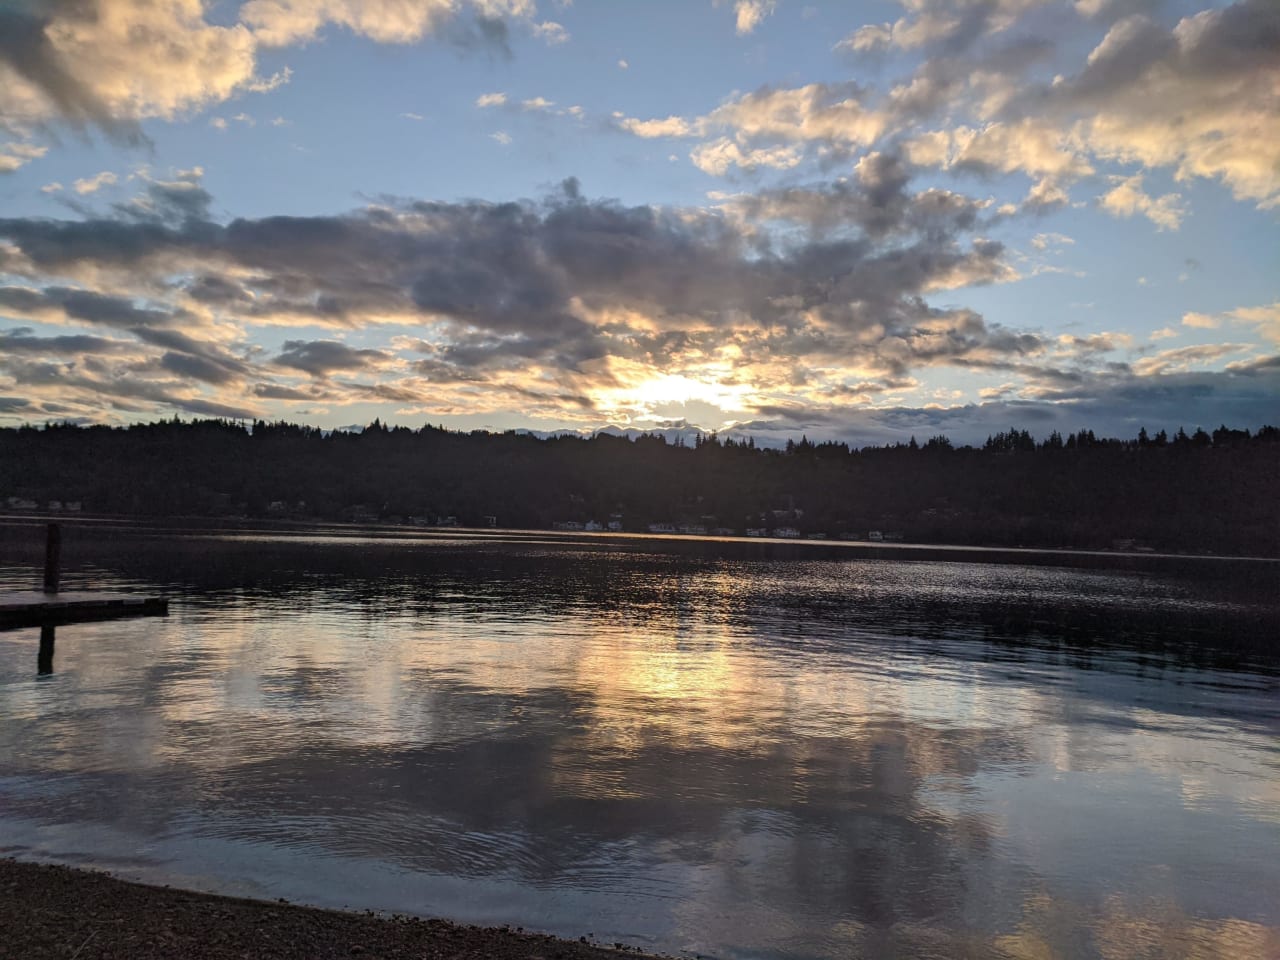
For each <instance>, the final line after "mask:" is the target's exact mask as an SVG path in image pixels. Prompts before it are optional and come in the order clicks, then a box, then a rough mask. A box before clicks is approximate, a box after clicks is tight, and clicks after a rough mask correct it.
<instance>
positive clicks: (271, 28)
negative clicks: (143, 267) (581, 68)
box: [0, 0, 568, 171]
mask: <svg viewBox="0 0 1280 960" xmlns="http://www.w3.org/2000/svg"><path fill="white" fill-rule="evenodd" d="M208 8H209V5H208V4H206V3H203V2H201V0H44V2H41V3H38V4H33V5H30V6H25V5H18V6H17V7H14V6H12V5H9V6H6V7H5V9H4V10H2V11H0V123H3V124H5V125H7V126H8V127H9V128H11V129H22V130H26V129H33V128H39V127H40V126H41V125H44V124H48V123H49V122H51V121H58V122H61V123H65V124H68V125H70V126H72V127H73V128H76V129H79V130H84V129H86V128H88V127H96V128H97V129H99V130H100V131H101V132H102V133H104V134H105V135H106V136H108V137H110V138H111V139H113V140H115V141H117V142H122V143H131V144H141V143H144V142H145V139H146V138H145V137H144V135H143V133H142V129H141V125H140V122H139V121H141V120H145V119H149V118H160V119H165V120H176V119H181V118H182V117H185V116H187V115H189V114H191V113H193V112H195V111H198V110H201V109H204V108H206V107H209V106H213V105H216V104H220V103H225V102H227V101H228V100H230V99H232V98H233V97H235V96H237V95H239V94H244V93H258V94H261V93H268V92H270V91H272V90H275V89H277V88H278V87H280V86H281V85H282V84H285V83H288V82H289V80H290V78H291V76H292V72H291V70H290V69H289V68H288V67H284V68H282V69H281V70H280V71H278V72H277V73H275V74H272V75H270V76H265V77H264V76H261V75H260V74H259V73H258V72H257V69H258V60H259V56H260V54H261V52H262V50H263V48H264V47H281V46H287V45H290V44H296V43H304V42H307V41H310V40H313V39H315V38H316V37H317V36H318V35H319V34H320V32H321V31H322V30H323V29H324V28H325V27H326V26H327V25H330V24H333V25H337V26H341V27H344V28H346V29H348V30H351V31H352V32H354V33H357V34H360V35H362V36H365V37H368V38H370V39H372V40H374V41H377V42H379V43H413V42H417V41H419V40H421V39H422V38H423V37H425V36H427V35H429V34H433V33H437V32H441V31H443V33H444V35H446V36H447V37H448V39H450V40H452V41H453V42H456V43H458V44H460V45H463V46H474V45H476V44H494V45H497V46H499V47H500V48H502V49H504V50H505V49H506V36H507V21H508V20H511V21H519V22H521V23H525V24H527V26H528V28H529V29H530V30H531V31H532V32H533V33H534V34H535V35H537V36H541V37H542V38H543V39H545V40H547V41H548V42H551V43H559V42H563V41H564V40H566V39H568V34H567V33H566V32H565V31H564V28H563V27H561V26H560V25H559V24H556V23H554V22H542V23H538V22H534V21H533V20H532V16H533V14H534V12H535V7H534V3H533V2H532V0H415V2H412V3H405V2H402V0H249V2H246V3H244V4H242V5H241V6H240V7H239V9H238V11H237V13H238V21H237V22H231V23H228V22H215V21H213V20H211V19H209V17H208V16H207V13H208ZM467 16H470V17H472V18H473V19H472V21H470V22H468V21H467V20H466V17H467ZM242 116H247V114H245V115H242ZM224 122H225V121H224ZM215 125H217V126H221V124H216V123H215ZM5 157H8V158H9V159H7V160H6V159H4V158H5ZM15 158H21V154H17V153H13V152H12V151H10V152H9V153H7V154H5V153H0V171H3V169H5V168H6V167H11V166H12V165H13V163H14V162H15Z"/></svg>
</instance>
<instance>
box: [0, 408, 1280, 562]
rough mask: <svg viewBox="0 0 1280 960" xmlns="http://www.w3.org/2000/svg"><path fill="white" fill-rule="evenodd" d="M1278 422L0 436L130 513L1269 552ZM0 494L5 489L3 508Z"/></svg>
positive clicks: (8, 456) (105, 431)
mask: <svg viewBox="0 0 1280 960" xmlns="http://www.w3.org/2000/svg"><path fill="white" fill-rule="evenodd" d="M1277 481H1280V429H1277V428H1276V427H1272V426H1264V427H1262V428H1261V429H1258V430H1257V431H1250V430H1248V429H1231V428H1228V427H1226V426H1225V425H1224V426H1222V427H1220V428H1219V429H1217V430H1214V431H1213V432H1212V433H1209V432H1206V431H1204V430H1200V429H1197V430H1196V431H1195V432H1194V433H1191V434H1188V433H1186V432H1185V431H1183V430H1179V431H1177V432H1176V433H1175V434H1174V435H1172V436H1169V435H1167V434H1166V433H1165V432H1164V431H1161V432H1159V433H1156V434H1155V435H1154V436H1152V435H1149V434H1148V433H1147V431H1146V430H1145V429H1143V430H1141V431H1140V432H1139V433H1138V435H1137V437H1135V438H1133V439H1116V438H1105V437H1099V436H1095V434H1094V433H1093V431H1092V430H1080V431H1078V432H1076V433H1072V434H1068V435H1066V436H1062V435H1061V434H1059V433H1057V432H1054V433H1051V434H1049V435H1048V436H1047V437H1044V438H1043V439H1040V440H1037V439H1036V438H1035V437H1033V436H1032V435H1031V434H1030V433H1029V432H1028V431H1026V430H1022V429H1016V428H1014V429H1010V430H1008V431H1002V432H1000V433H997V434H994V435H992V436H990V437H988V438H987V440H986V442H985V443H983V444H981V445H975V446H969V445H963V446H961V445H956V444H953V443H952V442H951V441H950V440H949V439H948V438H947V437H945V436H935V437H929V438H926V439H925V440H924V442H922V443H921V442H917V440H916V438H914V437H912V438H911V439H910V440H909V441H907V442H901V443H895V444H891V445H886V446H868V447H862V448H854V447H850V446H849V445H848V444H846V443H840V442H831V441H826V442H817V443H815V442H813V441H810V440H809V439H807V438H801V439H800V440H796V441H790V442H788V443H787V444H786V446H785V447H784V448H781V449H779V448H771V447H765V446H758V445H756V444H755V442H754V441H753V440H751V439H737V438H734V437H723V438H722V437H720V436H717V435H716V434H714V433H712V434H707V435H701V434H699V435H697V436H696V437H695V438H694V439H693V440H692V441H691V442H685V441H684V440H683V439H679V440H677V441H676V442H674V443H672V442H668V441H667V440H666V439H664V438H663V437H662V436H661V435H655V434H646V435H642V436H639V437H636V438H627V437H619V436H614V435H610V434H607V433H601V434H597V435H595V436H592V437H587V438H582V437H577V436H553V437H548V438H539V437H536V436H533V435H530V434H527V433H521V432H516V431H508V432H505V433H492V432H486V431H473V432H456V431H450V430H446V429H443V428H441V427H432V426H425V427H422V428H421V429H418V430H413V429H410V428H407V427H388V426H385V425H383V424H382V423H380V422H379V421H374V423H372V424H370V425H369V426H368V427H366V428H365V429H364V430H363V431H362V432H354V431H324V430H320V429H318V428H316V427H310V426H303V425H298V424H291V423H284V422H276V423H272V422H267V421H257V422H255V423H252V424H246V423H236V422H229V421H226V420H194V421H182V420H179V419H177V418H175V419H172V420H166V421H160V422H156V423H150V424H135V425H131V426H127V427H107V426H76V425H70V424H49V425H45V426H43V427H31V426H25V427H18V428H6V429H0V506H3V505H4V504H5V503H6V501H9V498H16V499H22V500H27V501H34V502H35V503H37V504H38V505H39V506H40V507H41V508H44V507H46V506H47V504H48V502H49V501H55V500H56V501H58V502H60V503H63V504H66V503H68V502H74V503H80V504H82V509H83V510H84V511H86V512H93V513H101V514H118V515H132V516H150V517H183V516H185V517H195V516H202V517H223V518H234V517H247V518H252V519H262V518H278V519H292V520H317V521H319V520H326V521H339V520H356V521H369V520H379V521H384V522H406V523H411V522H412V523H438V522H442V521H443V522H449V521H450V518H452V519H453V521H455V522H457V523H458V524H460V525H464V526H484V525H487V524H489V523H494V524H496V525H498V526H502V527H513V528H550V527H552V526H553V525H556V524H574V525H576V524H584V525H585V524H588V523H590V524H592V525H593V526H594V524H597V523H598V524H600V525H602V526H607V525H608V523H609V522H613V523H615V524H616V525H618V526H620V527H621V528H622V529H624V530H628V531H644V530H646V529H648V526H649V525H650V524H654V523H663V524H671V525H678V524H686V525H690V526H691V527H694V528H705V529H707V530H715V529H720V530H722V531H733V532H734V533H745V532H746V531H748V530H756V531H759V530H764V531H767V532H777V531H779V530H783V529H787V530H788V532H791V531H794V532H796V533H798V534H799V535H801V536H807V535H825V536H828V537H833V538H834V537H845V536H849V537H865V536H867V535H868V533H870V532H871V531H873V530H875V531H883V532H885V533H886V534H888V533H892V534H894V535H897V534H900V535H901V536H902V537H903V539H905V540H909V541H917V542H933V543H959V544H988V545H998V546H1014V545H1026V546H1042V547H1072V548H1086V549H1096V548H1104V549H1105V548H1110V547H1113V546H1124V545H1130V544H1129V542H1130V541H1132V546H1135V547H1137V548H1143V547H1146V548H1150V549H1156V550H1172V551H1192V552H1218V553H1241V554H1251V555H1261V556H1280V498H1278V497H1277V495H1276V493H1277ZM9 502H11V503H12V502H16V500H14V501H9Z"/></svg>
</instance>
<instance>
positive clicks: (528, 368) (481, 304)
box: [0, 0, 1280, 443]
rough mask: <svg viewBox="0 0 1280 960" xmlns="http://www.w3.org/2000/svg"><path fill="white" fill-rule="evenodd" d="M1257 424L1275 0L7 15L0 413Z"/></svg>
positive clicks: (1270, 325)
mask: <svg viewBox="0 0 1280 960" xmlns="http://www.w3.org/2000/svg"><path fill="white" fill-rule="evenodd" d="M175 413H177V414H179V415H181V416H183V417H184V418H189V417H192V416H224V417H235V418H258V417H264V418H267V419H287V420H291V421H296V422H304V423H312V424H318V425H320V426H324V427H336V426H344V425H350V424H363V423H367V422H368V421H370V420H372V419H373V418H374V417H380V418H382V419H383V420H384V421H390V422H393V423H402V424H406V425H409V426H414V427H416V426H420V425H422V424H423V423H432V424H444V425H446V426H450V427H457V428H466V429H470V428H477V427H483V428H489V429H508V428H512V427H529V428H533V429H538V430H550V429H557V428H570V429H580V430H589V429H592V428H599V427H602V426H605V425H610V424H612V425H617V426H622V427H632V428H638V429H649V428H655V427H660V426H664V425H667V424H670V423H672V422H681V421H683V422H687V423H690V424H696V425H698V426H700V427H702V428H704V429H708V430H710V429H719V430H726V429H730V428H734V427H737V428H738V429H739V430H740V431H742V432H744V433H750V434H751V435H753V436H755V437H757V439H758V440H761V441H763V442H778V441H779V440H780V439H783V438H786V437H788V436H797V437H798V436H799V435H800V434H802V433H806V434H808V436H809V437H810V438H840V439H846V440H850V441H853V442H855V443H880V442H885V441H895V440H900V439H905V438H906V437H907V436H909V435H911V434H915V435H918V436H920V437H922V438H923V437H925V436H932V435H934V434H937V433H946V434H948V435H950V436H951V437H952V438H953V439H956V440H957V441H961V442H966V441H972V440H977V439H981V438H983V437H985V436H986V435H987V434H989V433H992V432H994V431H997V430H1001V429H1007V428H1008V427H1011V426H1013V427H1021V428H1026V429H1028V430H1030V431H1031V432H1032V433H1033V434H1035V435H1037V436H1044V435H1045V434H1047V433H1048V432H1049V431H1050V430H1053V429H1059V430H1062V431H1064V432H1065V431H1068V430H1076V429H1079V428H1081V427H1090V428H1092V429H1094V430H1095V431H1097V432H1101V433H1105V434H1114V435H1124V436H1132V435H1134V434H1136V433H1137V430H1138V427H1139V426H1144V425H1145V426H1146V427H1147V428H1148V429H1149V430H1151V431H1152V432H1154V431H1156V430H1159V429H1166V430H1169V431H1173V430H1176V429H1177V428H1178V427H1179V426H1185V427H1186V428H1187V429H1188V430H1190V429H1193V428H1194V427H1195V426H1198V425H1199V426H1204V427H1206V428H1209V429H1212V428H1213V427H1216V426H1218V425H1219V424H1220V423H1224V422H1225V423H1227V424H1228V425H1231V426H1235V427H1249V428H1256V427H1258V426H1260V425H1262V424H1264V423H1280V3H1277V2H1276V0H1242V2H1238V3H1234V4H1209V3H1206V0H1195V2H1182V0H1163V2H1162V0H1074V2H1071V0H877V2H826V3H815V2H808V3H806V2H802V0H736V2H734V0H719V2H715V0H680V2H674V0H671V2H666V0H645V2H638V0H637V2H619V0H572V2H570V0H536V2H535V0H248V2H244V3H241V2H237V0H222V2H209V3H202V2H201V0H31V2H26V3H24V2H23V0H17V2H16V3H15V2H13V0H9V2H5V3H4V4H3V5H0V423H4V424H9V425H13V424H18V423H23V422H32V423H42V422H45V421H49V420H75V421H84V422H108V423H127V422H132V421H138V420H153V419H157V418H159V417H171V416H173V415H174V414H175Z"/></svg>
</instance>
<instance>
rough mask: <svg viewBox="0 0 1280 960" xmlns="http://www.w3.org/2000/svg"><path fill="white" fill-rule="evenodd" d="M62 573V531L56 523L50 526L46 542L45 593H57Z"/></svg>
mask: <svg viewBox="0 0 1280 960" xmlns="http://www.w3.org/2000/svg"><path fill="white" fill-rule="evenodd" d="M61 572H62V530H61V528H60V527H59V526H58V525H57V524H56V523H51V524H49V530H48V533H47V534H46V538H45V542H44V592H45V593H57V592H58V580H59V577H60V575H61Z"/></svg>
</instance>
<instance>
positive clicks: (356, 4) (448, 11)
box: [240, 0, 536, 46]
mask: <svg viewBox="0 0 1280 960" xmlns="http://www.w3.org/2000/svg"><path fill="white" fill-rule="evenodd" d="M459 10H469V11H471V12H472V13H473V14H475V15H476V17H477V18H479V20H481V21H484V20H487V21H492V22H501V21H502V20H503V18H507V17H513V18H528V17H530V16H531V15H532V14H533V12H534V4H533V2H532V0H475V2H457V0H416V2H414V3H404V2H401V0H249V2H248V3H245V4H244V5H243V6H242V7H241V8H240V19H241V20H242V21H243V22H244V23H245V24H247V25H248V26H249V27H250V28H251V29H252V30H253V34H254V37H255V38H256V39H257V40H258V41H259V42H260V43H262V44H263V45H265V46H286V45H289V44H293V43H299V42H306V41H309V40H312V39H314V38H315V37H316V36H317V35H318V34H319V33H320V31H321V29H322V28H324V27H325V26H326V25H328V24H336V25H338V26H341V27H345V28H346V29H348V30H350V31H351V32H352V33H356V34H360V35H362V36H365V37H368V38H369V39H371V40H375V41H377V42H378V43H416V42H417V41H419V40H421V39H422V38H423V37H424V36H426V35H428V34H431V33H436V32H438V31H439V30H441V29H442V28H443V27H445V26H446V25H449V24H451V23H453V22H454V20H455V19H456V17H457V15H458V13H459ZM481 26H483V24H481ZM535 29H536V25H535Z"/></svg>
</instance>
